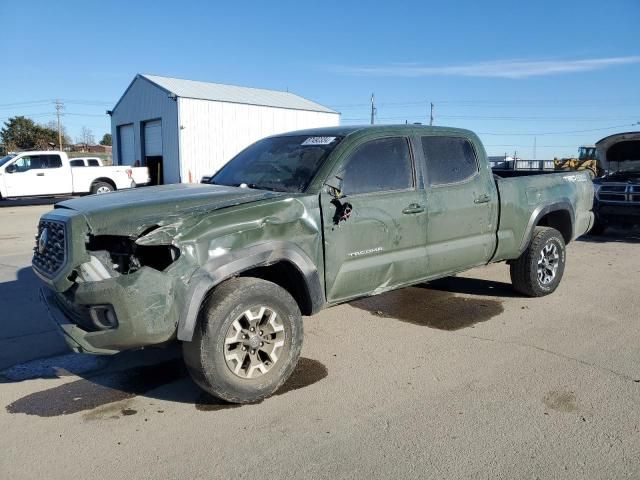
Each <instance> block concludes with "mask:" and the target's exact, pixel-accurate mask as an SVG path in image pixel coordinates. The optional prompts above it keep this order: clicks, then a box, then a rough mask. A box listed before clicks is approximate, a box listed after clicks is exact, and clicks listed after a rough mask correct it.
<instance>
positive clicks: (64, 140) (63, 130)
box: [46, 120, 71, 145]
mask: <svg viewBox="0 0 640 480" xmlns="http://www.w3.org/2000/svg"><path fill="white" fill-rule="evenodd" d="M46 127H47V128H49V129H51V130H53V131H54V132H56V145H57V144H58V140H57V139H58V137H57V135H58V124H57V123H56V122H55V120H51V121H50V122H48V123H47V125H46ZM60 130H61V133H62V145H69V144H70V143H71V137H70V136H69V135H68V134H67V129H66V127H65V126H64V125H60Z"/></svg>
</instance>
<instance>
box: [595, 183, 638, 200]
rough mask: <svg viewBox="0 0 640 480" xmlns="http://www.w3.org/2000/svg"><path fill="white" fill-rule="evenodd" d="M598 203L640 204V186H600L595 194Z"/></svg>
mask: <svg viewBox="0 0 640 480" xmlns="http://www.w3.org/2000/svg"><path fill="white" fill-rule="evenodd" d="M597 198H598V201H600V202H604V203H607V202H611V203H625V204H636V203H640V185H631V184H617V185H602V187H600V191H598V193H597Z"/></svg>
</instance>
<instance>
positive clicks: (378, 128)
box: [284, 123, 475, 136]
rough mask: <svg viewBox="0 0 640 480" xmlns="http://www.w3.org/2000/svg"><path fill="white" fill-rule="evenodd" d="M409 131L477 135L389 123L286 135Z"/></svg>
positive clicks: (443, 128)
mask: <svg viewBox="0 0 640 480" xmlns="http://www.w3.org/2000/svg"><path fill="white" fill-rule="evenodd" d="M369 131H372V132H407V134H413V133H421V132H425V133H426V132H432V133H442V134H444V133H453V134H463V135H469V134H472V135H475V134H473V132H471V131H470V130H465V129H462V128H453V127H432V126H429V125H416V124H404V123H402V124H395V125H394V124H389V125H344V126H335V127H321V128H310V129H307V130H298V131H294V132H287V133H286V134H284V135H316V136H347V135H351V134H352V133H356V132H369Z"/></svg>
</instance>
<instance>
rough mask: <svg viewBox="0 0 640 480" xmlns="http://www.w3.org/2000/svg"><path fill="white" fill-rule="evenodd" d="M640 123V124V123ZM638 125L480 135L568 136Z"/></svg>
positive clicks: (482, 133) (479, 133)
mask: <svg viewBox="0 0 640 480" xmlns="http://www.w3.org/2000/svg"><path fill="white" fill-rule="evenodd" d="M639 123H640V122H639ZM636 125H638V123H631V124H629V123H627V124H624V125H612V126H610V127H601V128H589V129H586V130H569V131H565V132H542V133H494V132H478V135H505V136H506V135H515V136H520V135H522V136H527V135H533V136H535V135H567V134H572V133H587V132H597V131H600V130H610V129H612V128H624V127H633V126H636Z"/></svg>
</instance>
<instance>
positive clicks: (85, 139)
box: [76, 127, 96, 149]
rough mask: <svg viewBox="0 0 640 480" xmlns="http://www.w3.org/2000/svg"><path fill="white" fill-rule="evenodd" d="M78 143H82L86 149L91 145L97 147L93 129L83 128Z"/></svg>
mask: <svg viewBox="0 0 640 480" xmlns="http://www.w3.org/2000/svg"><path fill="white" fill-rule="evenodd" d="M76 143H81V144H82V145H83V146H84V148H85V149H86V148H87V147H89V145H95V143H96V139H95V137H94V136H93V132H92V131H91V129H90V128H87V127H82V130H80V136H79V137H76Z"/></svg>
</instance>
